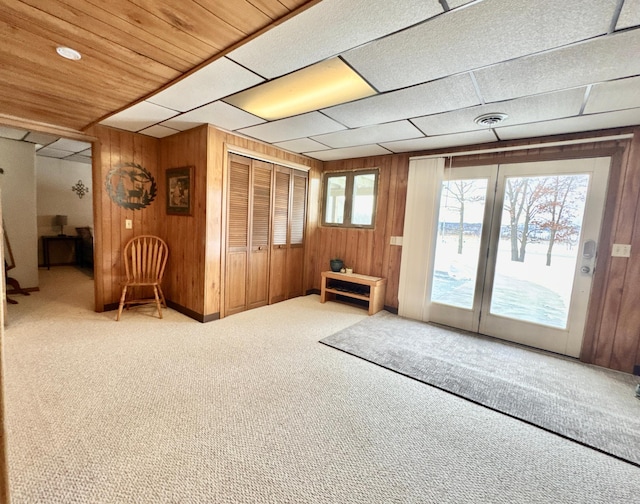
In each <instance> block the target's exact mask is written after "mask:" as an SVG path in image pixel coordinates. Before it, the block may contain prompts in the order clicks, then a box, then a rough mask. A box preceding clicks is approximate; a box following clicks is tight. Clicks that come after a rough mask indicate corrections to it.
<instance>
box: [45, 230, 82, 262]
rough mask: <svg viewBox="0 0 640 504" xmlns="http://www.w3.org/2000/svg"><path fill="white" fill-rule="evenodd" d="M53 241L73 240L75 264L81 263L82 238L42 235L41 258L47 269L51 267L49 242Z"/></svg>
mask: <svg viewBox="0 0 640 504" xmlns="http://www.w3.org/2000/svg"><path fill="white" fill-rule="evenodd" d="M53 242H66V243H68V242H73V246H74V252H75V254H76V264H81V263H82V239H81V238H80V237H79V236H71V235H69V236H67V235H64V236H43V237H42V260H43V262H44V266H46V267H47V269H51V243H53Z"/></svg>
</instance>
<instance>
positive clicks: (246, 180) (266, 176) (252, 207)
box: [224, 154, 307, 315]
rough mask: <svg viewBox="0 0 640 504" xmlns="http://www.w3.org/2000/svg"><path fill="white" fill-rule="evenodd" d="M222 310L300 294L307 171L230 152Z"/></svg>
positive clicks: (235, 310)
mask: <svg viewBox="0 0 640 504" xmlns="http://www.w3.org/2000/svg"><path fill="white" fill-rule="evenodd" d="M228 181H229V183H228V190H227V191H228V192H227V195H228V196H227V219H226V220H227V226H226V227H227V246H226V271H225V311H224V312H225V315H232V314H234V313H238V312H241V311H243V310H248V309H251V308H257V307H259V306H263V305H266V304H271V303H277V302H279V301H283V300H285V299H289V298H292V297H296V296H300V295H302V294H303V283H302V278H303V269H304V234H305V233H304V232H305V223H306V202H307V174H306V172H301V171H299V170H294V169H292V168H287V167H283V166H279V165H274V164H272V163H268V162H265V161H261V160H257V159H251V158H248V157H245V156H240V155H237V154H229V167H228Z"/></svg>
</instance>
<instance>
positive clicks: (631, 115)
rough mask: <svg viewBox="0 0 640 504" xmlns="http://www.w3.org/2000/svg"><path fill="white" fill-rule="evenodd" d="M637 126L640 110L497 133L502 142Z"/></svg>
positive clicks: (571, 119)
mask: <svg viewBox="0 0 640 504" xmlns="http://www.w3.org/2000/svg"><path fill="white" fill-rule="evenodd" d="M636 125H640V108H635V109H628V110H620V111H616V112H608V113H604V114H592V115H585V116H580V117H570V118H566V119H556V120H555V121H545V122H539V123H532V124H523V125H520V126H510V127H504V128H496V132H497V133H498V136H499V137H500V139H501V140H515V139H518V138H533V137H540V136H547V135H561V134H564V133H578V132H581V131H595V130H601V129H609V128H619V127H624V126H636Z"/></svg>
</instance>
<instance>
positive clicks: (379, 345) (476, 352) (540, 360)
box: [320, 311, 640, 467]
mask: <svg viewBox="0 0 640 504" xmlns="http://www.w3.org/2000/svg"><path fill="white" fill-rule="evenodd" d="M320 343H324V344H325V345H329V346H331V347H334V348H336V349H338V350H342V351H343V352H347V353H348V354H351V355H355V356H356V357H360V358H361V359H365V360H367V361H369V362H373V363H374V364H377V365H379V366H382V367H384V368H386V369H389V370H391V371H395V372H397V373H401V374H403V375H405V376H408V377H411V378H414V379H416V380H419V381H421V382H423V383H426V384H429V385H432V386H434V387H438V388H440V389H442V390H445V391H447V392H451V393H453V394H456V395H458V396H460V397H464V398H465V399H469V400H470V401H473V402H475V403H477V404H481V405H482V406H485V407H487V408H491V409H493V410H495V411H499V412H501V413H504V414H506V415H510V416H512V417H514V418H518V419H520V420H523V421H525V422H529V423H531V424H532V425H536V426H538V427H540V428H542V429H546V430H548V431H550V432H554V433H556V434H558V435H561V436H564V437H567V438H569V439H572V440H574V441H576V442H578V443H582V444H584V445H586V446H590V447H592V448H594V449H596V450H601V451H603V452H605V453H608V454H610V455H612V456H614V457H619V458H621V459H622V460H625V461H627V462H630V463H633V464H635V465H636V466H638V467H640V401H639V400H638V399H637V398H636V396H635V389H636V386H637V385H638V383H640V377H638V376H633V375H630V374H626V373H621V372H618V371H613V370H610V369H605V368H602V367H598V366H590V365H587V364H584V363H582V362H579V361H577V360H575V359H570V358H568V357H562V356H560V355H555V354H552V353H549V352H542V351H538V350H534V349H532V348H527V347H524V346H521V345H516V344H511V343H508V342H505V341H500V340H498V339H494V338H489V337H487V336H482V335H480V334H473V333H469V332H465V331H456V330H453V329H449V328H445V327H440V326H437V325H434V324H427V323H424V322H418V321H416V320H410V319H406V318H402V317H399V316H397V315H393V314H391V313H389V312H386V311H382V312H379V313H377V314H376V315H374V316H373V317H368V318H366V319H364V320H362V321H360V322H358V323H357V324H354V325H352V326H351V327H347V328H346V329H343V330H342V331H339V332H337V333H336V334H332V335H331V336H329V337H327V338H324V339H322V340H321V341H320Z"/></svg>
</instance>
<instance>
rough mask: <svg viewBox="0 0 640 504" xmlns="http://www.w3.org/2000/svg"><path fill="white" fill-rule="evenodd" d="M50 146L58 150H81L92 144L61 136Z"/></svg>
mask: <svg viewBox="0 0 640 504" xmlns="http://www.w3.org/2000/svg"><path fill="white" fill-rule="evenodd" d="M48 147H52V148H54V149H58V150H65V151H70V152H80V151H83V150H85V149H89V148H90V147H91V144H90V143H89V142H82V141H80V140H70V139H68V138H60V139H59V140H56V141H55V142H53V143H51V144H49V145H48Z"/></svg>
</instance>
